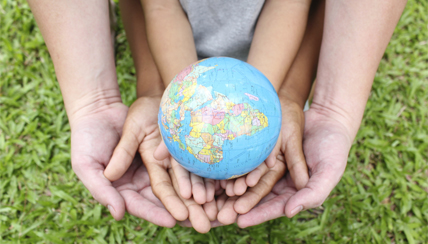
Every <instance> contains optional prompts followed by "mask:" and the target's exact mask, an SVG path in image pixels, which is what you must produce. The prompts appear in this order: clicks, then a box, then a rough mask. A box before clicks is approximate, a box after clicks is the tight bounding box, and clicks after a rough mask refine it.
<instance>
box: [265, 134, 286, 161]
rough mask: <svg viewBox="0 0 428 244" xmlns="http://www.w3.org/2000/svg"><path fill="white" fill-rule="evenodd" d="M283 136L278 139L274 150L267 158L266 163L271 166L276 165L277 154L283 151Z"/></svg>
mask: <svg viewBox="0 0 428 244" xmlns="http://www.w3.org/2000/svg"><path fill="white" fill-rule="evenodd" d="M281 138H282V137H281V136H279V137H278V140H277V142H276V145H275V147H274V148H273V150H272V152H271V153H270V154H269V156H268V157H267V158H266V160H265V163H266V165H267V166H268V167H269V168H272V167H273V166H275V162H276V156H277V155H278V154H279V153H280V152H281V143H282V140H281Z"/></svg>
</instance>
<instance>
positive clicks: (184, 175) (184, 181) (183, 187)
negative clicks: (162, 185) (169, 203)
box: [171, 158, 192, 199]
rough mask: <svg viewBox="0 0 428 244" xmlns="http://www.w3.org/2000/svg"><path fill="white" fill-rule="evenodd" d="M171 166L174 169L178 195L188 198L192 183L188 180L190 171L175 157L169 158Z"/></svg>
mask: <svg viewBox="0 0 428 244" xmlns="http://www.w3.org/2000/svg"><path fill="white" fill-rule="evenodd" d="M171 166H172V168H173V170H174V174H175V177H176V178H177V182H178V189H179V191H178V192H180V195H181V196H182V197H183V198H185V199H189V198H190V197H191V196H192V185H191V181H190V173H189V171H187V170H186V169H185V168H183V167H182V166H181V165H180V164H179V163H178V162H177V161H175V159H173V158H172V159H171Z"/></svg>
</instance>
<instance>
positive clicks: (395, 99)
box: [0, 0, 428, 244]
mask: <svg viewBox="0 0 428 244" xmlns="http://www.w3.org/2000/svg"><path fill="white" fill-rule="evenodd" d="M427 13H428V3H427V2H426V1H423V0H420V1H415V0H411V1H409V3H408V4H407V7H406V10H405V11H404V14H403V16H402V18H401V20H400V22H399V24H398V26H397V28H396V31H395V33H394V36H393V38H392V40H391V42H390V44H389V46H388V49H387V50H386V53H385V55H384V58H383V59H382V62H381V64H380V66H379V70H378V73H377V75H376V78H375V82H374V85H373V90H372V93H371V96H370V99H369V101H368V103H367V107H366V112H365V116H364V119H363V122H362V126H361V129H360V131H359V133H358V135H357V138H356V140H355V143H354V146H353V147H352V149H351V152H350V156H349V159H348V167H347V169H346V172H345V174H344V176H343V179H342V180H341V181H340V183H339V184H338V186H337V187H336V188H335V190H334V191H333V192H332V193H331V195H330V197H329V198H328V199H327V201H326V202H325V203H324V204H323V206H322V207H320V208H317V209H313V210H309V211H305V212H302V213H300V214H299V215H298V216H296V217H294V218H292V219H287V218H279V219H276V220H272V221H269V222H267V223H264V224H262V225H259V226H255V227H251V228H247V229H239V228H238V227H237V226H236V225H232V226H226V227H220V228H215V229H213V230H211V231H210V232H209V233H208V234H206V235H202V234H198V233H196V232H195V231H193V230H192V229H187V228H181V227H179V226H177V227H175V228H173V229H168V228H161V227H157V226H155V225H153V224H151V223H148V222H145V221H143V220H140V219H138V218H135V217H133V216H130V215H126V217H125V218H124V219H123V220H122V221H119V222H116V221H114V220H113V218H112V217H110V215H109V213H108V211H107V209H106V208H105V207H103V206H101V205H100V204H97V203H96V202H95V201H94V200H93V199H92V197H91V195H90V194H89V192H88V191H87V190H86V189H85V187H84V186H83V185H82V184H81V183H80V182H79V181H78V179H77V177H76V176H75V174H74V173H73V171H72V169H71V165H70V152H69V151H70V150H69V147H70V127H69V125H68V121H67V116H66V114H65V111H64V106H63V102H62V97H61V94H60V90H59V87H58V84H57V82H56V78H55V73H54V68H53V65H52V62H51V60H50V57H49V54H48V52H47V49H46V47H45V44H44V41H43V38H42V36H41V34H40V32H39V30H38V28H37V26H36V25H35V22H34V19H33V16H32V14H31V11H30V9H29V7H28V5H27V3H26V2H25V1H22V0H19V1H7V0H3V1H1V4H0V33H1V35H0V38H1V40H0V75H1V76H0V177H1V178H0V242H1V243H8V242H13V243H73V242H75V243H81V242H82V243H87V242H94V243H124V242H135V243H143V242H147V243H162V242H163V243H182V242H189V243H234V244H237V243H319V242H326V243H428V198H427V192H428V180H427V179H428V166H427V159H428V155H427V154H428V121H427V119H428V104H427V102H428V87H427V86H428V82H427V81H428V31H427V23H428V15H427ZM117 53H118V54H117V72H118V77H119V83H120V88H121V92H122V94H123V100H124V101H125V103H126V104H128V105H129V104H131V103H132V101H133V100H134V99H135V76H134V72H133V70H134V69H133V64H132V59H131V55H130V51H129V47H128V45H127V43H126V38H125V34H124V31H123V28H122V27H121V24H120V23H119V29H118V33H117Z"/></svg>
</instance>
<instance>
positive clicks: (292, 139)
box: [284, 126, 309, 190]
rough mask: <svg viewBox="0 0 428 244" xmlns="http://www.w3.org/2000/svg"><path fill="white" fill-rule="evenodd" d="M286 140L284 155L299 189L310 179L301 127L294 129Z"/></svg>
mask: <svg viewBox="0 0 428 244" xmlns="http://www.w3.org/2000/svg"><path fill="white" fill-rule="evenodd" d="M296 127H297V126H296ZM285 140H286V143H285V148H284V155H285V161H286V162H287V169H288V171H289V172H290V176H291V179H292V180H293V182H294V185H295V186H296V188H297V190H300V189H302V188H303V187H304V186H305V185H306V184H307V183H308V181H309V175H308V167H307V164H306V160H305V155H304V154H303V144H302V143H303V142H302V140H303V139H302V132H301V129H300V128H296V129H294V130H293V132H292V134H290V135H288V136H287V138H286V139H285Z"/></svg>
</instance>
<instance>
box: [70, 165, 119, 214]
mask: <svg viewBox="0 0 428 244" xmlns="http://www.w3.org/2000/svg"><path fill="white" fill-rule="evenodd" d="M78 161H80V162H76V163H74V164H73V170H74V171H75V173H76V175H77V176H78V177H79V179H80V180H81V181H82V183H83V185H85V187H86V188H87V189H88V190H89V192H90V193H91V195H92V196H93V197H94V199H95V200H97V201H98V202H99V203H101V204H102V205H104V206H106V207H107V208H108V209H109V211H110V213H111V215H112V216H113V218H114V219H115V220H120V219H122V218H123V216H124V215H125V201H124V199H123V197H122V196H121V195H120V193H119V192H118V191H117V190H116V189H115V188H114V187H113V186H112V184H111V182H110V181H109V180H107V179H106V178H105V177H104V175H103V167H102V166H101V165H99V164H95V163H93V162H88V161H85V160H78Z"/></svg>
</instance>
